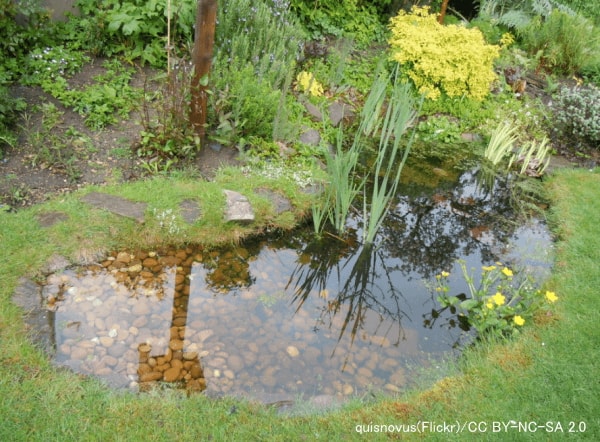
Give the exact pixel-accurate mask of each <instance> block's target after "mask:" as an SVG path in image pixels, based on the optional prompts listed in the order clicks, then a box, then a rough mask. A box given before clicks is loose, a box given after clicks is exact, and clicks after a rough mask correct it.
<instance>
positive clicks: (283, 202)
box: [254, 189, 292, 215]
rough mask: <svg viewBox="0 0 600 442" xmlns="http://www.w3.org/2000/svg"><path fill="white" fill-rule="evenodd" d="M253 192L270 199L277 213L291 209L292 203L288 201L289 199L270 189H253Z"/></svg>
mask: <svg viewBox="0 0 600 442" xmlns="http://www.w3.org/2000/svg"><path fill="white" fill-rule="evenodd" d="M254 193H256V194H257V195H260V196H262V197H264V198H266V199H268V200H269V201H271V204H272V205H273V207H274V208H275V213H277V215H279V214H281V213H283V212H289V211H290V210H292V203H290V200H288V199H287V198H286V197H284V196H283V195H281V194H280V193H277V192H274V191H272V190H270V189H254Z"/></svg>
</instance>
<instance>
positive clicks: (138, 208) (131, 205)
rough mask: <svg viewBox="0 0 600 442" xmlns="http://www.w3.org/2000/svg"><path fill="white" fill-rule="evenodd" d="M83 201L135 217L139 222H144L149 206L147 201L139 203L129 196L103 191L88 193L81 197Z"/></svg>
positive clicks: (118, 213)
mask: <svg viewBox="0 0 600 442" xmlns="http://www.w3.org/2000/svg"><path fill="white" fill-rule="evenodd" d="M81 201H83V202H85V203H88V204H89V205H91V206H94V207H96V208H98V209H104V210H108V211H109V212H111V213H114V214H116V215H120V216H124V217H126V218H131V219H134V220H136V221H137V222H138V223H143V222H144V213H145V212H146V207H147V204H146V203H139V202H135V201H131V200H129V199H127V198H121V197H120V196H115V195H109V194H107V193H101V192H91V193H88V194H87V195H85V196H83V197H82V198H81Z"/></svg>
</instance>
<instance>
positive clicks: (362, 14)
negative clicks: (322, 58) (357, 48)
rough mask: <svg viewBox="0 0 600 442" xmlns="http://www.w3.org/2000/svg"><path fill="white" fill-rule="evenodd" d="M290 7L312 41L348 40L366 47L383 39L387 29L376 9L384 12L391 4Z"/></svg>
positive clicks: (327, 1)
mask: <svg viewBox="0 0 600 442" xmlns="http://www.w3.org/2000/svg"><path fill="white" fill-rule="evenodd" d="M290 4H291V8H292V10H293V11H294V12H295V13H296V14H297V15H298V17H300V20H301V22H302V24H303V25H304V26H305V27H306V29H307V30H308V32H309V33H310V36H311V38H312V39H313V40H320V39H323V38H325V37H330V36H333V37H344V36H345V37H351V38H353V39H354V40H355V41H356V43H357V44H359V45H361V46H365V45H368V44H369V43H371V42H373V41H382V40H383V38H384V35H385V29H384V27H383V25H382V20H381V19H380V16H379V13H378V9H377V7H379V8H380V9H379V10H380V11H381V10H383V8H385V6H387V5H388V4H389V1H387V0H383V1H379V2H369V1H361V0H345V1H343V2H339V1H336V0H321V1H319V2H314V1H308V0H291V2H290Z"/></svg>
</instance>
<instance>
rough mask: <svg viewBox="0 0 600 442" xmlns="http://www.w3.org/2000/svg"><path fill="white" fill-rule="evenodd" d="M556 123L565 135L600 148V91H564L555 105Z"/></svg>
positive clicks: (590, 89) (593, 88) (580, 88)
mask: <svg viewBox="0 0 600 442" xmlns="http://www.w3.org/2000/svg"><path fill="white" fill-rule="evenodd" d="M554 115H555V117H556V122H557V123H558V124H559V125H560V126H561V128H562V129H563V130H564V133H565V135H567V136H572V137H574V138H575V139H577V140H579V141H584V142H586V143H589V144H591V145H592V146H595V147H596V148H600V89H599V88H597V87H595V86H593V85H589V86H583V87H572V88H564V89H562V90H561V91H560V92H559V93H558V95H557V97H556V100H555V103H554Z"/></svg>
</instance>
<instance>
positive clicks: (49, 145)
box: [0, 59, 239, 208]
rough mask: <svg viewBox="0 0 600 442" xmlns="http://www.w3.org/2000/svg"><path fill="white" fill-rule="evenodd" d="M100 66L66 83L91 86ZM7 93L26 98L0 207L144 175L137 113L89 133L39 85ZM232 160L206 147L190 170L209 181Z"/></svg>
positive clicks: (141, 79) (1, 174) (145, 77)
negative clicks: (50, 114)
mask: <svg viewBox="0 0 600 442" xmlns="http://www.w3.org/2000/svg"><path fill="white" fill-rule="evenodd" d="M102 62H103V60H102V59H97V60H94V61H92V62H91V63H89V64H87V65H86V66H84V68H83V69H82V70H81V71H80V72H79V73H78V74H76V75H74V76H73V77H72V78H70V79H69V84H70V85H71V87H73V88H81V87H85V86H86V85H90V84H92V83H93V79H94V77H96V76H97V75H99V74H102V73H103V72H104V68H103V67H102ZM153 74H154V73H153V72H151V71H149V70H142V69H138V70H137V72H136V74H135V75H134V77H133V78H132V80H131V82H130V84H131V86H133V87H137V88H143V87H144V84H147V82H148V81H149V79H151V78H152V76H153ZM11 93H12V94H13V96H15V97H21V98H23V99H24V100H25V102H26V103H27V110H26V111H25V112H24V113H23V114H22V115H21V118H20V120H19V122H18V125H17V128H18V129H17V136H18V140H17V143H16V146H15V147H12V148H10V147H9V148H6V149H5V150H4V155H3V157H1V158H0V203H4V204H7V205H9V206H12V207H14V208H18V207H24V206H29V205H32V204H36V203H40V202H43V201H45V200H47V199H48V198H50V197H51V196H54V195H57V194H61V193H68V192H72V191H74V190H77V189H79V188H81V187H84V186H86V185H90V184H95V185H103V184H117V183H124V182H127V181H132V180H136V179H140V178H143V177H144V175H145V173H144V170H143V169H142V168H141V161H140V159H139V158H137V156H136V154H135V152H134V146H136V145H137V144H138V143H139V139H140V132H141V131H142V130H143V126H142V124H141V122H142V115H141V112H140V111H134V112H132V113H131V114H130V116H129V118H127V119H123V120H121V121H119V122H117V123H116V124H113V125H110V126H107V127H105V128H103V129H101V130H92V129H90V128H88V127H87V126H86V125H85V120H84V118H83V117H82V116H81V115H80V114H78V113H77V112H75V111H73V110H72V109H70V108H68V107H65V106H63V105H62V104H61V103H60V102H59V101H58V100H56V99H55V98H53V97H52V96H51V95H50V94H48V93H46V92H44V91H43V90H42V89H41V88H40V87H37V86H22V85H15V86H14V87H13V88H12V90H11ZM48 105H51V106H54V108H55V109H56V110H55V111H54V115H57V116H58V117H59V118H58V121H57V122H56V124H54V125H53V126H52V128H51V129H50V130H47V129H45V128H44V118H45V116H44V106H46V107H47V106H48ZM140 107H141V106H140ZM46 126H47V124H46ZM57 145H58V146H60V147H58V148H57ZM42 153H43V154H42ZM59 155H62V156H63V158H61V161H56V162H55V161H53V160H57V158H56V157H57V156H59ZM237 156H238V151H237V149H235V148H229V147H220V148H218V149H213V148H210V147H207V148H204V149H203V150H202V151H201V152H200V153H198V155H197V158H196V159H195V160H194V161H193V162H192V163H191V164H190V165H189V166H190V167H191V168H192V170H195V171H197V172H198V174H199V175H200V176H201V177H203V178H205V179H212V178H213V177H214V173H215V170H216V169H217V168H218V167H220V166H221V165H224V164H225V165H227V164H239V161H238V160H237ZM47 160H50V161H47Z"/></svg>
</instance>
